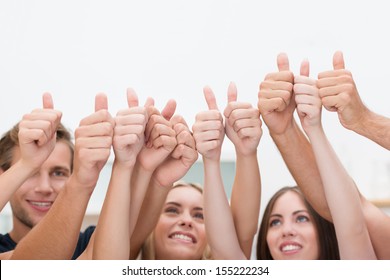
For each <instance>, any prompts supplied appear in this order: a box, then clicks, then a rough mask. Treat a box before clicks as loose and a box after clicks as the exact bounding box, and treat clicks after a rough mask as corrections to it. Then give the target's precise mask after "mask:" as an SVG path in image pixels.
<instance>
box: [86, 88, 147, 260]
mask: <svg viewBox="0 0 390 280" xmlns="http://www.w3.org/2000/svg"><path fill="white" fill-rule="evenodd" d="M127 103H128V108H127V109H123V110H121V111H119V112H118V113H117V115H116V117H115V129H114V135H113V148H114V153H115V160H114V163H113V167H112V174H111V180H110V183H109V186H108V190H107V194H106V198H105V200H104V203H103V207H102V211H101V213H100V216H99V221H98V224H97V227H96V230H95V239H94V247H93V259H128V257H129V254H130V234H131V233H130V190H131V186H130V181H131V176H132V172H133V168H134V165H135V162H136V158H137V155H138V153H139V151H140V150H141V148H142V147H143V145H144V131H145V126H146V121H147V119H148V116H147V112H146V108H145V107H141V106H138V97H137V95H136V93H135V92H134V90H132V89H128V91H127Z"/></svg>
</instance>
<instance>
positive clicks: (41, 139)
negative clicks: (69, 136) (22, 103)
mask: <svg viewBox="0 0 390 280" xmlns="http://www.w3.org/2000/svg"><path fill="white" fill-rule="evenodd" d="M42 103H43V106H42V108H41V109H35V110H34V111H32V112H31V113H30V114H26V115H24V116H23V119H22V120H21V122H20V123H19V135H18V138H19V147H18V149H19V151H20V153H19V154H20V157H19V159H18V161H17V162H15V163H14V164H12V165H11V167H10V168H9V169H8V170H7V171H5V172H4V171H3V170H2V169H0V174H1V175H0V190H1V196H0V211H1V210H2V209H3V208H4V206H5V205H6V204H7V202H8V201H9V199H10V198H11V196H12V195H13V194H14V192H15V191H16V190H17V189H18V188H19V187H20V186H21V185H22V184H23V182H24V181H26V180H27V179H28V178H29V177H31V176H32V175H33V174H34V173H35V172H36V171H37V170H39V167H40V166H41V165H42V164H43V162H45V160H46V159H47V158H48V157H49V156H50V154H51V152H52V151H53V149H54V147H55V145H56V130H57V127H58V125H59V123H60V121H61V117H62V113H61V112H60V111H58V110H54V106H53V99H52V97H51V95H50V94H49V93H45V94H43V96H42Z"/></svg>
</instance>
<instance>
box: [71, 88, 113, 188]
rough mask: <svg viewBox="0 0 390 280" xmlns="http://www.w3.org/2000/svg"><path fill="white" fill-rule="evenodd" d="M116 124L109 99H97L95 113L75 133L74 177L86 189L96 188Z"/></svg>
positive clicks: (99, 97)
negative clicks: (109, 105) (109, 106)
mask: <svg viewBox="0 0 390 280" xmlns="http://www.w3.org/2000/svg"><path fill="white" fill-rule="evenodd" d="M114 127H115V122H114V119H113V118H112V117H111V115H110V113H109V112H108V104H107V97H106V96H105V95H104V94H98V95H96V98H95V113H93V114H91V115H90V116H88V117H86V118H84V119H83V120H81V122H80V125H79V127H78V128H77V129H76V131H75V138H76V139H75V157H74V172H73V173H74V175H75V177H76V179H77V181H78V182H79V183H80V184H82V185H83V186H86V187H95V185H96V183H97V180H98V178H99V174H100V171H101V169H102V168H103V166H104V165H105V164H106V162H107V160H108V158H109V156H110V151H111V145H112V137H113V134H114Z"/></svg>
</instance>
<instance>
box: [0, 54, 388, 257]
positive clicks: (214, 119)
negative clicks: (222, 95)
mask: <svg viewBox="0 0 390 280" xmlns="http://www.w3.org/2000/svg"><path fill="white" fill-rule="evenodd" d="M277 66H278V71H277V72H272V73H269V74H268V75H266V77H265V79H264V81H263V82H261V84H260V87H259V92H258V104H257V106H252V105H251V104H250V103H247V102H242V101H239V98H238V94H237V88H236V86H235V84H234V83H230V85H229V87H228V90H227V98H226V99H227V106H226V108H224V110H223V112H222V111H220V110H219V108H218V106H217V100H216V98H215V96H214V93H213V91H212V90H211V89H210V88H209V87H205V88H204V99H205V101H206V102H205V109H206V110H204V111H201V112H199V113H198V114H197V115H196V118H195V122H194V123H193V125H192V127H191V128H190V127H189V125H188V124H187V122H186V121H185V120H184V118H183V117H181V116H179V115H177V114H175V110H176V102H175V101H174V100H170V101H168V103H167V104H166V106H165V107H164V108H163V109H162V110H161V111H160V110H159V109H157V108H156V107H155V106H154V100H153V99H152V98H148V99H147V100H146V102H145V104H144V105H140V104H139V101H138V97H137V94H136V93H135V92H134V90H132V89H128V90H127V106H124V107H125V108H124V109H123V110H120V111H119V112H118V113H117V114H116V116H115V117H114V116H111V115H110V113H109V110H108V109H109V108H108V101H107V97H106V95H104V94H97V95H96V98H95V112H93V113H92V114H91V115H89V116H87V117H85V118H84V119H82V120H81V121H80V124H79V127H78V128H77V129H76V130H75V133H74V136H73V135H71V133H70V132H69V131H68V130H67V129H66V128H65V126H64V125H63V124H62V123H61V117H62V113H61V112H60V111H58V110H56V109H55V108H54V102H53V100H52V97H51V95H50V94H49V93H45V94H43V98H42V99H43V102H42V103H43V105H42V108H39V109H35V110H33V111H32V112H31V113H28V114H25V115H24V116H23V118H22V119H21V121H20V122H18V123H17V124H16V125H15V126H14V127H13V128H12V129H10V130H9V131H8V132H6V133H5V134H4V135H3V136H2V138H1V140H0V210H2V209H3V208H4V206H5V205H6V204H7V203H8V202H9V203H10V206H11V209H12V222H13V227H12V229H11V231H10V232H9V233H6V234H0V259H60V260H67V259H69V260H70V259H87V260H88V259H104V260H108V259H114V260H115V259H117V260H119V259H122V260H128V259H154V260H167V259H182V260H200V259H203V260H207V259H218V260H221V259H250V258H251V256H252V255H253V254H252V248H256V256H257V259H259V260H263V259H265V260H271V259H275V260H283V259H286V260H287V259H299V260H310V259H313V260H314V259H322V260H333V259H363V260H364V259H390V217H389V216H387V215H386V214H385V213H384V212H382V211H381V210H380V209H379V208H377V207H376V206H374V205H373V204H372V203H370V202H369V201H368V200H367V199H366V198H365V197H364V196H363V195H362V194H361V193H360V192H359V189H358V187H357V186H356V184H355V182H354V180H353V179H352V178H351V177H350V176H349V175H348V173H347V171H346V169H345V168H344V167H343V165H342V163H341V161H340V160H339V158H338V157H337V155H336V153H335V152H334V150H333V148H332V146H331V143H330V142H329V141H328V139H327V137H326V133H325V131H324V129H323V127H322V123H321V112H322V108H323V107H324V108H325V109H326V110H327V111H330V112H337V114H338V118H339V120H340V123H341V125H342V126H344V127H345V128H347V129H349V130H352V131H354V132H356V133H357V134H360V135H361V136H363V137H367V138H368V139H371V140H372V141H374V142H375V143H377V144H378V145H380V146H382V147H384V148H385V149H387V150H389V149H390V119H389V118H388V117H385V116H382V115H379V114H377V113H375V112H373V111H371V110H370V109H368V108H367V106H365V104H364V103H363V102H362V100H361V98H360V96H359V93H358V91H357V88H356V86H355V83H354V80H353V77H352V74H351V73H350V72H349V71H348V70H346V69H345V66H344V58H343V55H342V53H341V52H339V51H338V52H336V53H335V54H334V56H333V70H330V71H325V72H321V73H320V74H318V78H317V79H315V78H311V77H310V75H309V74H310V73H309V72H310V71H309V69H310V67H309V62H308V61H306V60H305V61H303V62H302V64H301V67H300V73H299V75H295V74H294V73H293V72H292V71H290V68H289V61H288V57H287V55H286V54H284V53H281V54H279V55H278V57H277ZM206 106H207V107H206ZM294 112H297V116H298V118H299V122H300V125H299V124H298V123H297V121H296V120H295V118H294ZM264 124H265V125H266V126H267V128H268V130H269V133H270V136H271V138H272V139H273V141H274V142H275V144H276V146H277V147H278V149H279V151H280V153H281V155H282V157H283V159H284V161H285V163H286V165H287V167H288V169H289V171H290V172H291V174H292V176H293V178H294V179H295V181H296V186H286V187H282V188H281V189H280V190H279V191H277V192H276V193H275V194H274V195H273V196H272V197H271V199H270V200H269V202H268V204H267V206H266V207H265V210H264V213H263V216H262V219H261V222H260V224H259V215H260V202H261V177H260V170H261V168H260V167H259V163H258V158H257V155H258V147H259V145H260V140H261V137H262V134H263V130H262V126H263V125H264ZM225 135H226V136H227V138H228V139H229V140H230V141H231V142H232V143H233V144H234V147H235V151H236V173H235V178H234V182H233V188H232V193H231V199H230V201H229V200H228V199H227V195H226V193H225V188H224V185H223V180H222V174H221V162H220V160H221V147H222V143H223V141H224V138H225ZM73 138H74V141H73ZM111 150H113V152H114V160H113V164H112V170H111V177H110V181H109V185H108V188H107V192H106V196H105V200H104V202H103V206H102V209H101V211H100V213H99V219H98V222H97V225H91V226H89V227H87V228H86V229H85V230H84V231H83V232H80V228H81V225H82V222H83V219H84V215H85V212H86V208H87V205H88V202H89V200H90V198H91V195H92V193H93V191H94V189H95V186H96V184H97V182H98V179H99V174H100V172H101V170H102V168H103V167H104V166H105V164H106V162H107V160H108V159H109V157H110V152H111ZM260 152H261V149H260ZM199 154H200V155H201V157H202V160H203V166H204V182H203V187H202V186H200V185H198V184H195V183H188V182H184V181H182V178H183V177H184V176H185V174H186V173H187V172H188V171H189V169H190V168H191V166H192V165H193V164H194V163H195V162H196V161H197V159H198V155H199ZM256 236H257V240H255V239H256ZM253 242H256V243H257V244H255V246H253V245H254V244H253Z"/></svg>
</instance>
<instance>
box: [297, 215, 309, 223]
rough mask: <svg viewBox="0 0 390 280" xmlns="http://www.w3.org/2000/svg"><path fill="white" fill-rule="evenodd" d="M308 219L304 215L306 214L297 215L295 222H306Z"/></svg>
mask: <svg viewBox="0 0 390 280" xmlns="http://www.w3.org/2000/svg"><path fill="white" fill-rule="evenodd" d="M308 221H309V218H308V217H306V216H298V217H297V222H298V223H304V222H308Z"/></svg>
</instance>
